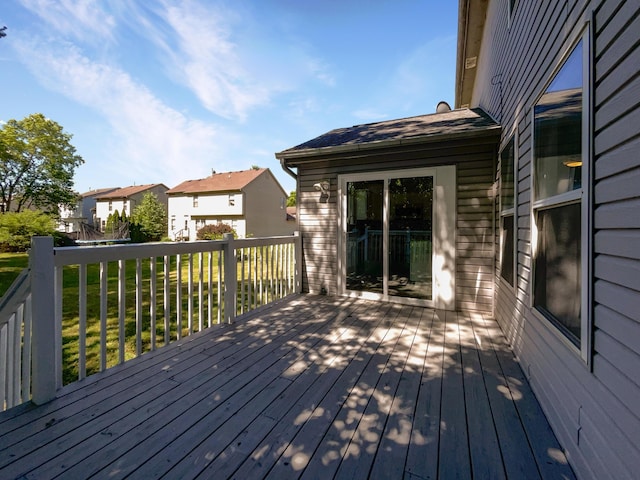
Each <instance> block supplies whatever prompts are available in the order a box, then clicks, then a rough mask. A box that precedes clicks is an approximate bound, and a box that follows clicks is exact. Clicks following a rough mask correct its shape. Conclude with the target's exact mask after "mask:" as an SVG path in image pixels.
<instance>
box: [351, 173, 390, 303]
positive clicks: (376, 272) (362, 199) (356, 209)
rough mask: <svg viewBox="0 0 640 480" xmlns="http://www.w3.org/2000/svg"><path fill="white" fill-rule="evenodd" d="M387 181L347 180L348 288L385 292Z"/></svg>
mask: <svg viewBox="0 0 640 480" xmlns="http://www.w3.org/2000/svg"><path fill="white" fill-rule="evenodd" d="M383 204H384V182H383V180H373V181H362V182H347V221H346V224H347V252H346V254H347V262H346V263H347V278H346V287H347V289H348V290H359V291H367V292H375V293H383V261H382V260H383V258H384V257H383V241H382V240H383V238H382V231H383Z"/></svg>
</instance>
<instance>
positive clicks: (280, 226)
mask: <svg viewBox="0 0 640 480" xmlns="http://www.w3.org/2000/svg"><path fill="white" fill-rule="evenodd" d="M167 196H168V198H169V209H168V217H169V236H170V237H172V238H173V239H174V240H179V239H188V240H196V236H197V232H198V230H199V229H200V228H202V227H204V226H205V225H210V224H216V223H219V222H220V223H226V224H228V225H229V226H231V227H232V228H233V229H234V230H235V231H236V233H237V235H238V237H240V238H245V237H262V236H271V235H290V234H291V233H293V232H294V231H295V227H296V225H295V222H292V221H287V211H286V208H285V205H286V201H287V194H286V192H285V191H284V189H283V188H282V186H280V184H279V183H278V181H277V180H276V178H275V177H274V176H273V174H272V173H271V171H270V170H269V169H268V168H260V169H252V170H244V171H240V172H225V173H214V174H213V175H211V176H209V177H207V178H202V179H199V180H187V181H185V182H182V183H181V184H180V185H177V186H176V187H174V188H172V189H171V190H169V191H168V192H167Z"/></svg>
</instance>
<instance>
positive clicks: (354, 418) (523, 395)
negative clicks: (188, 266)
mask: <svg viewBox="0 0 640 480" xmlns="http://www.w3.org/2000/svg"><path fill="white" fill-rule="evenodd" d="M56 476H61V477H63V478H90V477H92V476H96V477H97V478H123V477H128V478H143V479H148V478H160V477H166V478H181V479H182V478H195V477H201V478H238V479H247V478H277V479H282V478H299V477H302V478H323V479H324V478H332V477H335V478H402V477H404V478H409V479H427V478H432V479H433V478H438V477H440V478H492V479H498V478H518V479H519V478H553V479H557V478H573V473H572V471H571V468H570V467H569V466H568V464H567V462H566V458H565V456H564V454H563V453H562V450H561V449H560V447H559V445H558V443H557V441H556V439H555V437H554V435H553V433H552V431H551V429H550V427H549V425H548V423H547V420H546V419H545V417H544V414H543V412H542V411H541V409H540V407H539V405H538V403H537V401H536V400H535V397H534V396H533V393H532V392H531V390H530V388H529V385H528V384H527V382H526V380H525V378H524V376H523V374H522V371H521V370H520V367H519V365H518V364H517V363H516V361H515V360H514V358H513V355H512V353H511V351H510V350H509V348H508V347H507V346H506V342H505V339H504V337H503V335H502V333H501V332H500V330H499V327H498V325H497V324H496V323H495V322H494V321H493V320H491V319H488V318H484V317H483V316H482V315H479V314H473V313H454V312H442V311H436V310H432V309H427V308H421V307H411V306H401V305H395V304H387V303H380V302H371V301H363V300H355V299H347V298H335V297H333V298H332V297H315V296H308V295H307V296H293V297H289V298H288V299H285V300H283V301H280V302H278V303H275V304H272V305H271V306H270V307H269V308H266V309H262V310H260V311H256V312H252V313H251V314H249V315H245V316H243V317H241V318H239V319H238V321H237V322H236V323H235V324H233V325H219V326H216V327H214V328H212V329H209V330H206V331H204V332H201V333H199V334H196V335H194V336H192V337H189V338H187V339H184V340H183V341H180V342H177V343H175V344H172V345H170V346H167V347H163V348H161V349H159V350H157V351H156V352H153V353H149V354H145V355H143V356H142V357H140V358H138V359H135V360H132V361H130V362H128V363H125V364H123V365H120V366H118V367H115V368H112V369H110V370H108V371H106V372H103V373H100V374H97V375H94V376H92V377H89V378H88V379H86V380H84V381H80V382H76V383H74V384H71V385H69V386H67V387H65V388H63V389H62V390H61V391H60V392H59V394H58V396H57V398H56V399H55V400H53V401H52V402H50V403H47V404H45V405H42V406H39V407H35V406H33V405H31V404H25V405H22V406H19V407H16V408H14V409H11V410H9V411H7V412H4V413H1V414H0V478H7V479H8V478H50V477H56Z"/></svg>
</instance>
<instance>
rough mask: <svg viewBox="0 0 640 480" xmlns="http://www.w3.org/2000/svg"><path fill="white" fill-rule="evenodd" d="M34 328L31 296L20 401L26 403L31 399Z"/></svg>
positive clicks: (26, 317)
mask: <svg viewBox="0 0 640 480" xmlns="http://www.w3.org/2000/svg"><path fill="white" fill-rule="evenodd" d="M32 328H33V309H32V305H31V294H29V295H27V298H26V299H25V301H24V326H23V334H22V338H23V340H22V342H23V343H22V364H21V366H20V367H19V368H20V370H22V390H21V395H20V400H21V401H22V402H26V401H27V400H29V398H30V397H31V332H32V331H33V330H32Z"/></svg>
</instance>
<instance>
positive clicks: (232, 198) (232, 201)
mask: <svg viewBox="0 0 640 480" xmlns="http://www.w3.org/2000/svg"><path fill="white" fill-rule="evenodd" d="M235 204H236V197H235V195H234V194H233V193H231V194H230V195H229V206H230V207H233V206H234V205H235Z"/></svg>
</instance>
